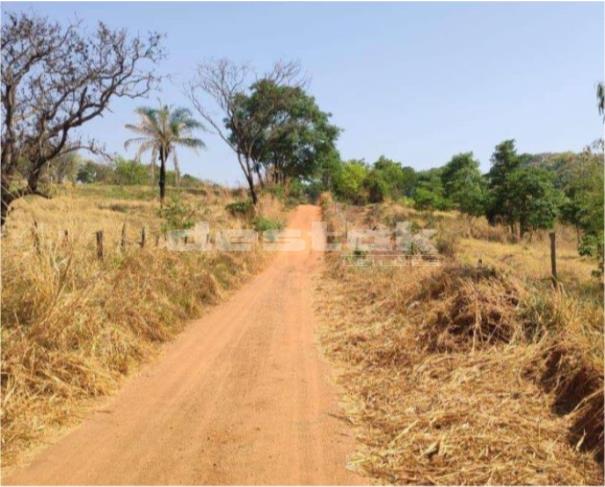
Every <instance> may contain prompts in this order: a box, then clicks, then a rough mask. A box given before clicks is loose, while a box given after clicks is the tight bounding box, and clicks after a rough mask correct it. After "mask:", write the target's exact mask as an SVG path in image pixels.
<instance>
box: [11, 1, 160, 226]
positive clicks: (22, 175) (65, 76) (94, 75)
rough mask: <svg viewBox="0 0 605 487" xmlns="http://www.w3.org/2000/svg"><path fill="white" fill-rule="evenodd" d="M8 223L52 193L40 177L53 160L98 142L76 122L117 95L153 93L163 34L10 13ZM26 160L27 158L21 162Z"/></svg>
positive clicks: (83, 120) (95, 147)
mask: <svg viewBox="0 0 605 487" xmlns="http://www.w3.org/2000/svg"><path fill="white" fill-rule="evenodd" d="M1 38H2V41H1V50H2V75H1V76H2V93H1V99H2V153H1V168H2V170H1V186H2V196H1V225H2V226H4V223H5V221H6V216H7V214H8V211H9V208H10V205H11V204H12V203H13V202H14V201H15V200H16V199H18V198H21V197H23V196H26V195H40V196H45V197H48V196H47V195H45V194H44V193H43V192H42V191H41V189H40V188H39V182H40V177H41V175H42V174H43V172H44V170H45V168H47V166H48V164H49V162H50V161H52V160H53V159H56V158H57V157H60V156H62V155H63V154H66V153H68V152H74V151H77V150H79V149H89V150H92V151H95V150H98V149H99V148H98V145H97V144H95V142H94V141H87V142H84V141H83V140H82V139H80V138H79V137H76V136H74V129H76V128H78V127H81V126H82V125H83V124H85V123H86V122H88V121H90V120H92V119H94V118H96V117H98V116H101V115H102V114H103V113H104V112H105V111H106V110H107V108H108V106H109V103H110V102H111V101H112V100H113V99H115V98H121V97H128V98H137V97H140V96H143V95H145V94H147V93H148V92H149V91H150V90H151V89H152V88H153V87H154V85H155V82H156V81H157V80H158V78H157V76H156V75H155V74H154V73H153V70H152V65H153V64H155V63H156V62H157V61H158V60H159V59H160V58H161V56H162V51H161V49H160V47H159V42H160V36H159V35H158V34H155V33H153V34H150V35H149V36H148V37H147V38H142V37H139V36H136V37H131V38H129V37H128V36H127V34H126V31H125V30H111V29H110V28H109V27H107V26H106V25H105V24H103V23H99V24H98V27H97V30H96V32H95V33H94V34H93V35H91V36H88V35H86V34H84V33H83V32H81V31H80V25H79V24H78V23H69V24H68V25H65V26H63V25H61V24H59V23H53V22H50V21H49V20H48V19H46V18H42V17H37V16H34V15H31V14H25V13H23V14H14V13H6V14H5V18H4V19H3V23H2V35H1ZM21 161H26V162H27V163H26V164H21Z"/></svg>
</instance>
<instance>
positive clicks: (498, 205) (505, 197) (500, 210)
mask: <svg viewBox="0 0 605 487" xmlns="http://www.w3.org/2000/svg"><path fill="white" fill-rule="evenodd" d="M491 162H492V167H491V169H490V170H489V172H488V173H487V183H488V189H489V199H488V202H487V204H486V217H487V219H488V221H489V222H490V223H491V224H495V223H496V222H497V221H498V220H499V219H502V220H504V222H505V223H506V224H507V225H509V227H510V229H511V233H513V234H514V233H515V228H514V226H515V222H514V218H513V212H512V208H511V204H512V202H511V200H510V198H509V196H510V195H509V193H508V188H507V187H506V179H507V177H508V176H509V175H510V174H511V173H512V172H513V171H514V170H515V169H517V168H518V167H519V166H520V165H521V159H520V158H519V156H518V154H517V149H516V148H515V141H514V139H510V140H505V141H504V142H502V143H500V144H498V145H497V146H496V149H495V151H494V154H493V155H492V158H491Z"/></svg>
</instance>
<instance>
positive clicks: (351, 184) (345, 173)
mask: <svg viewBox="0 0 605 487" xmlns="http://www.w3.org/2000/svg"><path fill="white" fill-rule="evenodd" d="M368 172H369V169H368V166H367V164H366V163H365V162H364V161H362V160H355V159H353V160H350V161H347V162H344V163H343V164H342V165H341V168H340V170H339V171H338V173H337V174H336V175H335V178H334V191H335V194H336V196H337V197H338V198H341V199H343V200H346V201H350V202H351V203H354V204H364V203H365V202H366V201H367V195H366V192H365V190H364V186H363V185H364V181H365V180H366V178H367V176H368Z"/></svg>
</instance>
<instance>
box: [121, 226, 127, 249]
mask: <svg viewBox="0 0 605 487" xmlns="http://www.w3.org/2000/svg"><path fill="white" fill-rule="evenodd" d="M120 249H122V252H123V251H124V250H126V223H124V225H122V235H121V236H120Z"/></svg>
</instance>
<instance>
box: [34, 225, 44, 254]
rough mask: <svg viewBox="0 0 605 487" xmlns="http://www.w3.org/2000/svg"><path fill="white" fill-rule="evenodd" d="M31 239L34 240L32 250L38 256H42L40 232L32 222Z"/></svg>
mask: <svg viewBox="0 0 605 487" xmlns="http://www.w3.org/2000/svg"><path fill="white" fill-rule="evenodd" d="M32 237H33V239H34V249H35V250H36V253H37V254H38V255H41V254H42V250H41V248H40V232H39V228H38V222H37V221H36V220H34V225H33V227H32Z"/></svg>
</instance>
